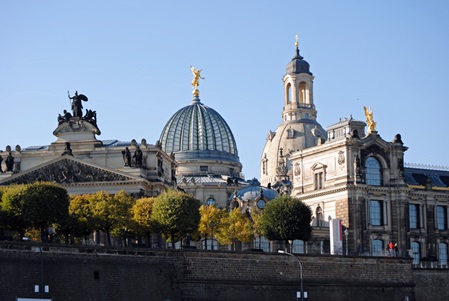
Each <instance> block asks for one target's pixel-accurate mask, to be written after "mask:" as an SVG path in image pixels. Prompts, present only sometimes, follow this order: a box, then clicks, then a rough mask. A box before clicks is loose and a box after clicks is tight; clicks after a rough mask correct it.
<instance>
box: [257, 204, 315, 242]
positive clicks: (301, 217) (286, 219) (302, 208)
mask: <svg viewBox="0 0 449 301" xmlns="http://www.w3.org/2000/svg"><path fill="white" fill-rule="evenodd" d="M311 221H312V211H311V210H310V207H309V206H307V205H306V204H304V203H303V202H301V201H300V200H298V199H296V198H292V197H291V196H288V195H281V196H278V197H276V198H275V199H273V200H272V201H271V202H269V203H268V204H267V205H266V206H265V209H264V211H263V215H262V217H261V220H260V227H261V230H262V233H263V235H264V236H265V237H266V238H267V239H269V240H284V241H285V242H286V244H287V245H288V241H289V240H295V239H301V240H308V239H310V236H311V233H312V227H311V226H310V223H311Z"/></svg>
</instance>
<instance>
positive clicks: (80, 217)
mask: <svg viewBox="0 0 449 301" xmlns="http://www.w3.org/2000/svg"><path fill="white" fill-rule="evenodd" d="M91 209H92V208H91V206H90V200H89V196H88V195H76V196H73V197H72V198H71V200H70V205H69V215H70V216H71V217H74V220H76V229H77V231H80V232H82V235H83V237H84V240H88V239H89V235H90V234H91V233H92V232H93V231H94V229H95V224H94V218H93V212H92V210H91Z"/></svg>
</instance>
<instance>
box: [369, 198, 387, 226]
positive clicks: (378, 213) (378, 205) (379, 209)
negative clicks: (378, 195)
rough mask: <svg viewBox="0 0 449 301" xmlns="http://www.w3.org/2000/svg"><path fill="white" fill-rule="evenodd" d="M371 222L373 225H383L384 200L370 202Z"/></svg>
mask: <svg viewBox="0 0 449 301" xmlns="http://www.w3.org/2000/svg"><path fill="white" fill-rule="evenodd" d="M369 223H370V224H371V226H382V225H383V223H384V221H383V202H382V201H376V200H371V201H370V202H369Z"/></svg>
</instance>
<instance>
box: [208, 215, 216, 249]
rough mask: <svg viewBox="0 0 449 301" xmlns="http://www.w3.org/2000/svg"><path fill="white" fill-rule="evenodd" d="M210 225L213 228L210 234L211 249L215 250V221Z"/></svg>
mask: <svg viewBox="0 0 449 301" xmlns="http://www.w3.org/2000/svg"><path fill="white" fill-rule="evenodd" d="M209 226H210V228H211V234H210V249H211V250H212V251H213V250H214V226H215V224H214V222H210V223H209Z"/></svg>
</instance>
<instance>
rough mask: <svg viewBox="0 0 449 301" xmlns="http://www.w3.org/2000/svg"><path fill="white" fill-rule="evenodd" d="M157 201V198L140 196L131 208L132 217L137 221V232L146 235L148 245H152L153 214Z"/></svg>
mask: <svg viewBox="0 0 449 301" xmlns="http://www.w3.org/2000/svg"><path fill="white" fill-rule="evenodd" d="M155 201H156V198H140V199H138V200H137V201H136V203H135V204H134V205H133V207H132V209H131V212H132V219H133V221H134V222H135V223H136V234H137V235H139V236H143V235H144V236H146V238H147V246H150V242H151V232H152V231H153V221H152V219H151V214H152V213H153V206H154V202H155Z"/></svg>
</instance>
